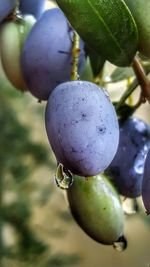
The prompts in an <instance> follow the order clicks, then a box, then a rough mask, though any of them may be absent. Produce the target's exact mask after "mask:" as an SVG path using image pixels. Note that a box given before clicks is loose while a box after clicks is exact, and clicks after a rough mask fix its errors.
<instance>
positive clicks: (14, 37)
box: [0, 15, 35, 91]
mask: <svg viewBox="0 0 150 267" xmlns="http://www.w3.org/2000/svg"><path fill="white" fill-rule="evenodd" d="M34 23H35V18H34V17H33V16H31V15H28V16H25V17H24V18H22V19H19V20H16V21H6V22H4V23H2V24H1V27H0V51H1V60H2V64H3V68H4V71H5V73H6V75H7V77H8V79H9V80H10V82H11V83H12V84H13V85H14V86H15V87H16V88H17V89H19V90H21V91H26V90H28V88H27V86H26V84H25V82H24V79H23V76H22V71H21V67H20V55H21V51H22V47H23V44H24V41H25V39H26V37H27V35H28V33H29V31H30V29H31V27H32V26H33V24H34Z"/></svg>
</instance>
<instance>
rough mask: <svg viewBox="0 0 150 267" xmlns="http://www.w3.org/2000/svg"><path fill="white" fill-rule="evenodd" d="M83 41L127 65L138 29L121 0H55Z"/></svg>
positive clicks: (131, 56) (135, 41) (132, 55)
mask: <svg viewBox="0 0 150 267" xmlns="http://www.w3.org/2000/svg"><path fill="white" fill-rule="evenodd" d="M57 3H58V5H59V7H60V8H61V9H62V11H63V12H64V13H65V15H66V16H67V18H68V20H69V22H70V23H71V25H72V26H73V27H74V29H75V30H76V31H77V32H78V34H79V35H80V37H81V38H82V39H83V40H84V42H85V43H86V44H87V45H88V46H89V47H91V48H92V49H94V50H95V51H96V52H97V53H100V54H102V55H103V57H104V58H106V59H107V60H109V61H110V62H111V63H113V64H115V65H117V66H122V67H123V66H129V65H130V64H131V62H132V59H133V57H134V55H135V53H136V51H137V45H138V32H137V27H136V24H135V21H134V19H133V17H132V15H131V12H130V11H129V9H128V8H127V6H126V4H125V3H124V1H123V0H57Z"/></svg>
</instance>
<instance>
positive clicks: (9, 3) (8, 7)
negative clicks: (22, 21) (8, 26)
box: [0, 0, 16, 22]
mask: <svg viewBox="0 0 150 267" xmlns="http://www.w3.org/2000/svg"><path fill="white" fill-rule="evenodd" d="M15 4H16V0H1V3H0V22H1V21H3V20H4V19H5V18H6V17H7V16H8V15H9V14H10V13H11V11H12V10H13V8H14V7H15Z"/></svg>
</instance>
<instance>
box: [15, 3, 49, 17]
mask: <svg viewBox="0 0 150 267" xmlns="http://www.w3.org/2000/svg"><path fill="white" fill-rule="evenodd" d="M45 2H46V0H20V4H19V9H20V11H21V13H22V14H24V15H26V14H31V15H33V16H34V17H35V18H36V19H38V18H39V17H40V16H41V15H42V13H43V12H44V9H45Z"/></svg>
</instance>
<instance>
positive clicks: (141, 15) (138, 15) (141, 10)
mask: <svg viewBox="0 0 150 267" xmlns="http://www.w3.org/2000/svg"><path fill="white" fill-rule="evenodd" d="M124 2H125V3H126V4H127V6H128V7H129V9H130V11H131V13H132V15H133V17H134V19H135V22H136V24H137V28H138V31H139V51H140V52H141V53H142V54H143V55H145V56H147V57H150V1H149V0H124Z"/></svg>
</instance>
